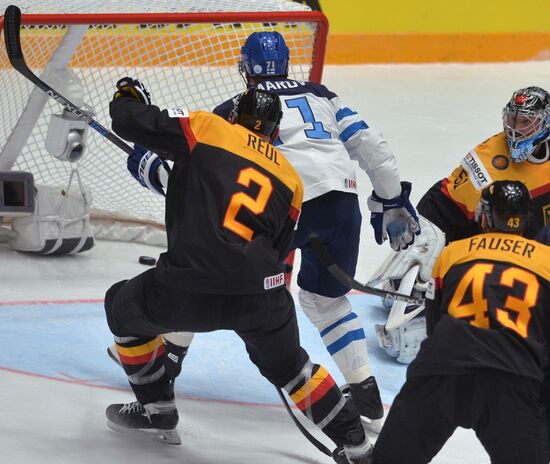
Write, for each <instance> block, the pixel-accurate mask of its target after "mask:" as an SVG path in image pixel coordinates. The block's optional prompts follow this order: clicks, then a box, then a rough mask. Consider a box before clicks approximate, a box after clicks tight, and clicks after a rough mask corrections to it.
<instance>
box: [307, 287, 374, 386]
mask: <svg viewBox="0 0 550 464" xmlns="http://www.w3.org/2000/svg"><path fill="white" fill-rule="evenodd" d="M298 299H299V301H300V305H301V307H302V310H303V311H304V313H305V315H306V316H307V317H308V318H309V320H310V321H311V322H312V324H313V325H315V327H317V329H318V330H319V333H320V335H321V338H322V339H323V343H324V344H325V346H326V348H327V350H328V352H329V353H330V355H331V356H332V358H333V359H334V361H335V362H336V364H337V365H338V368H339V369H340V371H341V372H342V374H343V376H344V378H345V379H346V382H348V383H360V382H362V381H363V380H365V379H366V378H367V377H370V376H371V375H372V373H371V370H370V367H369V365H368V350H367V340H366V337H365V331H364V330H363V326H362V324H361V320H360V319H359V318H358V317H357V314H355V313H354V312H353V311H352V308H351V303H350V302H349V300H348V299H347V298H346V297H345V296H340V297H337V298H330V297H326V296H322V295H317V294H315V293H311V292H308V291H307V290H303V289H300V291H299V292H298Z"/></svg>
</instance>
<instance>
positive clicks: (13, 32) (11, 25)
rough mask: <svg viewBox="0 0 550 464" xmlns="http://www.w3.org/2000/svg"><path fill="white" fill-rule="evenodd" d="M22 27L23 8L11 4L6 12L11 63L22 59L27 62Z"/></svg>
mask: <svg viewBox="0 0 550 464" xmlns="http://www.w3.org/2000/svg"><path fill="white" fill-rule="evenodd" d="M20 28H21V10H20V9H19V8H18V7H16V6H15V5H9V6H8V7H7V8H6V11H5V12H4V40H5V42H6V52H7V53H8V58H9V60H10V63H13V61H18V60H21V61H23V64H25V60H24V58H23V50H21V38H20ZM25 67H26V65H25Z"/></svg>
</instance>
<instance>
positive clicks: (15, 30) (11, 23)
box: [4, 5, 134, 155]
mask: <svg viewBox="0 0 550 464" xmlns="http://www.w3.org/2000/svg"><path fill="white" fill-rule="evenodd" d="M20 28H21V10H20V9H19V8H18V7H17V6H15V5H9V6H8V7H7V8H6V10H5V12H4V39H5V43H6V51H7V54H8V59H9V60H10V63H11V65H12V66H13V67H14V69H15V70H16V71H18V72H19V73H20V74H22V75H23V76H24V77H26V78H27V79H28V80H30V81H31V82H32V83H33V84H34V85H36V86H37V87H39V88H40V89H42V90H43V91H44V92H45V93H46V94H47V95H48V96H50V97H51V98H53V99H54V100H55V101H56V102H57V103H59V104H60V105H61V106H63V108H65V109H66V110H67V111H69V112H71V113H72V114H74V115H75V116H76V117H77V118H78V119H80V120H82V121H84V122H85V123H86V124H88V125H89V126H90V127H91V128H92V129H95V130H96V131H97V132H99V134H101V135H102V136H103V137H105V138H106V139H108V140H110V141H111V142H113V143H114V144H115V145H116V146H117V147H119V148H120V149H121V150H123V151H125V152H126V153H127V154H128V155H132V154H133V153H134V150H133V149H132V147H131V146H130V145H128V144H127V143H126V142H124V141H123V140H122V139H120V138H119V137H117V136H116V135H115V134H113V133H112V132H111V131H110V130H109V129H107V128H105V127H103V126H102V125H101V124H100V123H99V122H97V121H96V120H95V119H94V118H92V117H91V116H90V115H89V114H88V113H86V112H85V111H83V110H81V109H80V108H79V107H78V106H76V105H75V104H73V103H71V102H70V101H69V100H67V99H66V98H65V97H64V96H63V95H61V94H60V93H59V92H57V91H56V90H54V89H53V88H52V87H50V86H49V85H48V84H46V83H45V82H44V81H43V80H42V79H40V78H39V77H38V76H36V75H35V74H34V73H33V72H32V71H31V70H30V69H29V67H28V66H27V63H26V62H25V57H24V56H23V50H22V49H21V36H20Z"/></svg>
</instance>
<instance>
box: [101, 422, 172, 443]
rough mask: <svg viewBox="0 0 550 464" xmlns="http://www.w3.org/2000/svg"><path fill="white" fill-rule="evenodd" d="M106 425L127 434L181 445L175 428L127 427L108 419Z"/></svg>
mask: <svg viewBox="0 0 550 464" xmlns="http://www.w3.org/2000/svg"><path fill="white" fill-rule="evenodd" d="M107 426H108V427H109V428H110V429H111V430H114V431H115V432H120V433H123V434H124V435H128V436H136V437H140V438H141V437H143V436H144V435H145V436H147V437H149V438H151V439H152V440H154V441H158V442H160V443H164V444H166V445H181V437H180V434H179V433H178V430H177V429H172V430H160V429H129V428H127V427H123V426H121V425H118V424H115V423H114V422H111V421H110V420H108V421H107Z"/></svg>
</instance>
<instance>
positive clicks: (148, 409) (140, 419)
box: [105, 401, 181, 445]
mask: <svg viewBox="0 0 550 464" xmlns="http://www.w3.org/2000/svg"><path fill="white" fill-rule="evenodd" d="M105 414H106V416H107V425H108V426H109V428H111V429H112V430H115V431H117V432H123V433H126V434H134V433H136V434H142V433H146V434H148V435H151V437H152V438H153V439H154V440H157V441H160V442H162V443H166V444H169V445H181V437H180V435H179V433H178V431H177V429H176V425H177V424H178V419H179V418H178V410H177V409H176V406H175V403H174V401H158V402H156V403H150V404H147V405H145V406H143V405H141V404H140V403H139V402H137V401H134V402H133V403H126V404H111V405H110V406H109V407H108V408H107V410H106V411H105Z"/></svg>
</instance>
